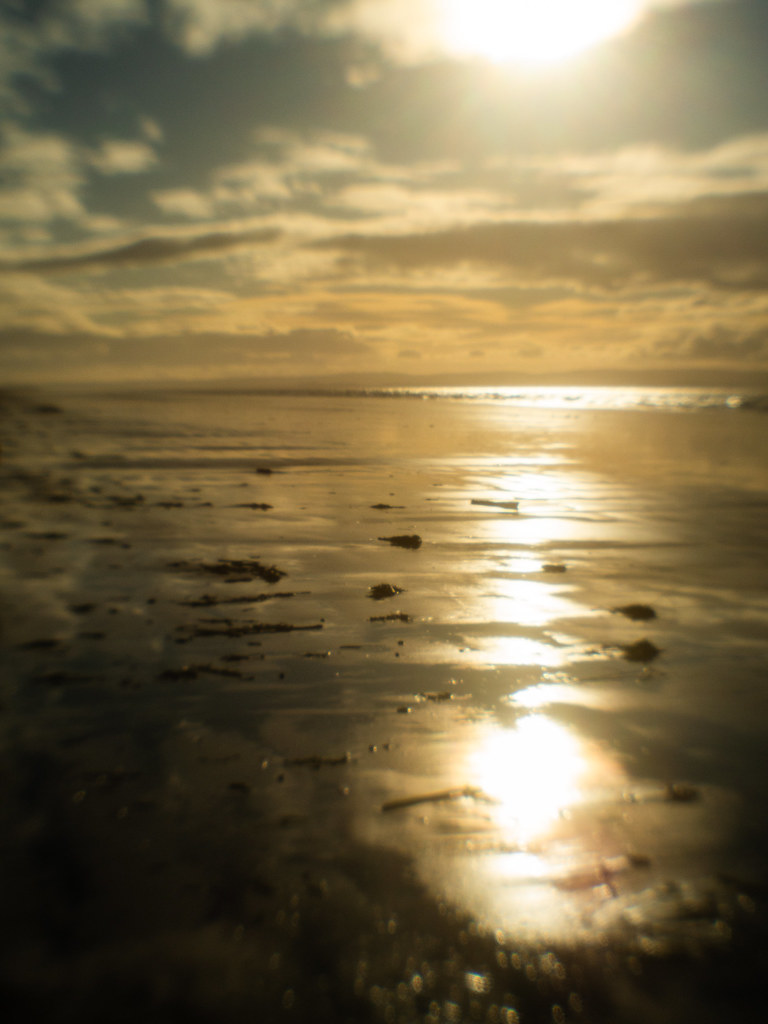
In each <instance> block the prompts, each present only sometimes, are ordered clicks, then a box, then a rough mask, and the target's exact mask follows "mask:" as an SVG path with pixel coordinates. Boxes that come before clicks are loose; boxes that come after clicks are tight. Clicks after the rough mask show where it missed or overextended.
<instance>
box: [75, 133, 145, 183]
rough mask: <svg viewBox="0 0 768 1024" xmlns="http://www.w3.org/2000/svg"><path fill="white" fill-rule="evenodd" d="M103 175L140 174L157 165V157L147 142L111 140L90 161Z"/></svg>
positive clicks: (102, 145) (103, 143)
mask: <svg viewBox="0 0 768 1024" xmlns="http://www.w3.org/2000/svg"><path fill="white" fill-rule="evenodd" d="M89 163H90V164H91V166H93V167H95V168H96V169H97V170H98V171H100V172H101V173H102V174H138V173H140V172H141V171H146V170H148V168H150V167H152V165H153V164H155V163H157V155H156V153H155V151H154V150H153V149H152V147H151V146H148V145H147V143H146V142H140V141H131V140H129V139H109V140H107V141H105V142H102V144H101V146H100V147H99V149H98V150H96V152H95V153H93V154H92V155H91V157H90V159H89Z"/></svg>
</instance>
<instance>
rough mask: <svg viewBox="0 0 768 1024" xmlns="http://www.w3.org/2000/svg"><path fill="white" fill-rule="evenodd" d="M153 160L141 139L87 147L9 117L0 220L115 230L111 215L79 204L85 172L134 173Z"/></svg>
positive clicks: (1, 157) (1, 143)
mask: <svg viewBox="0 0 768 1024" xmlns="http://www.w3.org/2000/svg"><path fill="white" fill-rule="evenodd" d="M156 160H157V158H156V156H155V153H154V150H153V149H152V148H151V146H149V145H148V144H147V143H146V142H143V141H137V140H130V139H106V140H105V141H104V142H103V143H102V145H101V146H100V147H99V149H97V150H88V149H86V148H85V147H82V146H78V145H76V144H75V143H74V142H73V141H72V140H71V139H69V138H68V137H67V136H65V135H63V134H61V133H60V132H53V131H29V130H27V129H26V128H23V127H21V126H20V125H19V124H16V123H14V122H12V121H7V122H6V123H5V124H3V125H2V126H1V127H0V219H2V220H3V221H4V222H5V223H6V224H7V225H26V226H29V225H31V224H34V225H41V224H47V225H52V224H53V223H54V222H56V221H69V222H70V223H74V224H76V225H77V227H78V228H80V229H81V230H83V231H86V232H99V231H103V230H105V229H108V228H114V227H115V226H116V224H117V220H116V219H115V218H114V217H107V218H105V217H104V216H103V215H94V214H91V213H89V211H88V210H87V209H86V207H85V205H84V203H83V199H82V196H83V193H84V191H85V189H86V187H87V184H88V178H89V172H92V171H93V170H96V171H98V173H100V174H104V175H110V176H111V175H115V174H137V173H139V172H141V171H145V170H147V169H148V168H149V167H151V166H152V165H153V164H154V163H155V162H156ZM22 232H23V229H22Z"/></svg>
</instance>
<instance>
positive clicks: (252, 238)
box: [5, 228, 279, 274]
mask: <svg viewBox="0 0 768 1024" xmlns="http://www.w3.org/2000/svg"><path fill="white" fill-rule="evenodd" d="M278 237H279V232H278V231H277V230H274V229H271V228H264V229H259V230H255V231H243V232H240V233H235V232H230V233H227V232H212V233H210V234H204V235H193V236H191V237H172V236H167V237H160V236H156V237H149V238H140V239H138V240H136V241H133V242H128V243H126V244H124V245H119V246H115V247H113V248H102V249H91V250H88V251H77V250H75V251H73V252H62V253H60V254H59V255H54V256H49V257H46V258H43V259H31V260H19V261H17V262H10V261H9V262H6V263H5V268H6V269H7V270H15V271H25V272H27V273H38V274H40V273H55V272H66V271H76V270H77V271H84V270H94V271H99V270H110V269H113V268H115V267H140V266H147V265H153V264H161V263H179V262H181V261H182V260H190V259H207V258H210V257H212V256H219V255H223V254H225V253H227V252H231V251H233V250H236V249H241V248H243V247H247V246H254V245H264V244H266V243H268V242H273V241H275V239H276V238H278Z"/></svg>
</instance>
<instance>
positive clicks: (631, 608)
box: [611, 604, 656, 622]
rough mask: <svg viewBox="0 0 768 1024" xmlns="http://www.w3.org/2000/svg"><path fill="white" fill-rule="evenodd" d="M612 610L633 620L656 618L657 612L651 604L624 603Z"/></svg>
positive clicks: (641, 620) (642, 620)
mask: <svg viewBox="0 0 768 1024" xmlns="http://www.w3.org/2000/svg"><path fill="white" fill-rule="evenodd" d="M611 610H612V611H613V612H615V613H617V614H619V615H624V616H626V618H628V619H632V621H633V622H647V621H648V620H649V619H655V618H656V612H655V611H654V610H653V608H651V606H650V605H649V604H623V605H620V606H619V607H618V608H612V609H611Z"/></svg>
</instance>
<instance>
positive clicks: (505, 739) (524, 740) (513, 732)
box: [469, 715, 589, 845]
mask: <svg viewBox="0 0 768 1024" xmlns="http://www.w3.org/2000/svg"><path fill="white" fill-rule="evenodd" d="M588 768H589V766H588V763H587V761H586V758H585V756H584V752H583V749H582V747H581V745H580V743H579V741H578V740H577V738H576V737H575V736H574V735H573V734H572V733H571V732H569V731H568V730H567V729H566V728H565V727H564V726H562V725H560V724H559V723H557V722H553V721H552V720H551V719H549V718H546V717H545V716H544V715H527V716H526V717H525V718H522V719H520V720H519V721H518V722H517V723H516V725H515V726H514V727H513V728H511V729H505V728H500V727H490V728H489V729H488V730H487V734H486V735H485V736H484V737H482V738H480V739H479V741H478V743H477V745H476V746H475V748H474V749H473V750H472V751H471V753H470V757H469V774H470V776H471V778H472V779H473V780H474V781H476V784H477V785H478V786H480V788H481V789H482V790H483V792H485V793H487V794H488V795H489V796H490V797H491V798H492V799H493V800H494V801H495V810H494V818H495V820H496V823H497V825H498V827H499V828H500V829H501V830H502V831H503V833H504V834H505V836H506V837H508V838H509V839H510V841H514V842H515V843H517V844H520V845H526V844H528V843H530V842H531V841H533V840H535V839H537V838H538V837H541V836H542V834H543V833H545V831H546V830H547V828H548V827H551V826H552V825H553V824H554V823H555V822H556V821H557V819H558V817H559V816H560V815H561V814H562V813H563V812H564V811H565V810H566V809H567V808H568V807H570V806H571V805H572V804H574V803H576V802H577V801H578V800H579V798H580V796H581V790H580V783H581V780H582V779H583V777H584V776H585V775H586V774H587V771H588Z"/></svg>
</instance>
